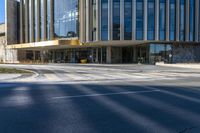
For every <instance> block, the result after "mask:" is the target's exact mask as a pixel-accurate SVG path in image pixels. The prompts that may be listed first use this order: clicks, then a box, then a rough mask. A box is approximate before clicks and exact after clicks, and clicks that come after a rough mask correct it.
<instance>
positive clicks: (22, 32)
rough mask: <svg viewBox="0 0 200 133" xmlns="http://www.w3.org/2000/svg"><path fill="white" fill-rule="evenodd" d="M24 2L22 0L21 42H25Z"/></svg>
mask: <svg viewBox="0 0 200 133" xmlns="http://www.w3.org/2000/svg"><path fill="white" fill-rule="evenodd" d="M23 8H24V3H23V0H20V43H23V42H24V19H23V18H24V14H23V13H24V12H23Z"/></svg>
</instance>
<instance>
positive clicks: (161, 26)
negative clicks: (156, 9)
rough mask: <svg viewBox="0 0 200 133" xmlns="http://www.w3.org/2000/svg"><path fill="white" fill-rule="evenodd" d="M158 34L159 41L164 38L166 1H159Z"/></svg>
mask: <svg viewBox="0 0 200 133" xmlns="http://www.w3.org/2000/svg"><path fill="white" fill-rule="evenodd" d="M159 20H160V23H159V32H160V34H159V35H160V40H165V38H166V0H160V16H159Z"/></svg>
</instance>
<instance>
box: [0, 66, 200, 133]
mask: <svg viewBox="0 0 200 133" xmlns="http://www.w3.org/2000/svg"><path fill="white" fill-rule="evenodd" d="M0 67H15V68H20V69H28V70H31V71H33V72H34V74H33V75H20V76H18V77H15V78H12V77H13V76H11V77H10V78H9V76H8V75H4V76H2V75H0V77H1V78H0V132H2V133H199V132H200V82H199V81H200V70H198V69H184V68H170V67H158V66H151V65H73V64H63V65H61V64H58V65H56V64H50V65H0ZM2 77H5V79H4V78H2Z"/></svg>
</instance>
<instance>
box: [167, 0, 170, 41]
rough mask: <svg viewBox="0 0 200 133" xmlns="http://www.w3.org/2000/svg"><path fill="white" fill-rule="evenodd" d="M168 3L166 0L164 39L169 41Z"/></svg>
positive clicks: (168, 0)
mask: <svg viewBox="0 0 200 133" xmlns="http://www.w3.org/2000/svg"><path fill="white" fill-rule="evenodd" d="M169 4H170V0H166V41H169Z"/></svg>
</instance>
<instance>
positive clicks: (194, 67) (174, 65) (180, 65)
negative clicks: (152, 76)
mask: <svg viewBox="0 0 200 133" xmlns="http://www.w3.org/2000/svg"><path fill="white" fill-rule="evenodd" d="M156 66H166V67H176V68H177V67H179V68H193V69H200V64H198V63H196V64H184V63H179V64H164V63H156Z"/></svg>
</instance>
